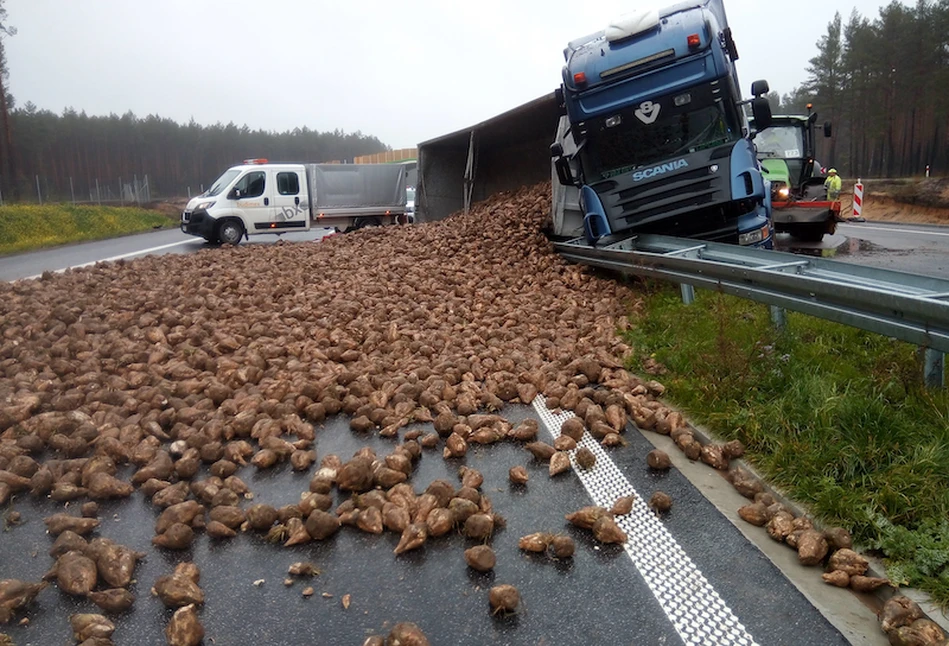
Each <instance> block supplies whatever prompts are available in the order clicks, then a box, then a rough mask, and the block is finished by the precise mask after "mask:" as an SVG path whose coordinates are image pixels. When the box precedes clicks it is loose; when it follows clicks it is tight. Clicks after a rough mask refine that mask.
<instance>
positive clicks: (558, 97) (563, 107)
mask: <svg viewBox="0 0 949 646" xmlns="http://www.w3.org/2000/svg"><path fill="white" fill-rule="evenodd" d="M554 102H555V103H556V104H557V112H558V114H567V104H566V102H565V101H564V98H563V86H562V85H561V86H560V87H558V88H557V89H556V90H554Z"/></svg>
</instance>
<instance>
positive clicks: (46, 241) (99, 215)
mask: <svg viewBox="0 0 949 646" xmlns="http://www.w3.org/2000/svg"><path fill="white" fill-rule="evenodd" d="M173 224H175V223H174V222H173V221H172V220H171V219H170V218H168V217H166V216H164V215H162V214H160V213H158V212H156V211H148V210H146V209H140V208H134V207H124V206H123V207H118V206H77V205H73V204H42V205H36V204H14V205H9V206H2V207H0V254H6V253H14V252H18V251H29V250H32V249H41V248H44V247H53V246H56V245H60V244H65V243H67V242H79V241H83V240H103V239H105V238H114V237H115V236H120V235H124V234H127V233H140V232H142V231H150V230H151V229H155V228H159V227H168V226H170V225H173Z"/></svg>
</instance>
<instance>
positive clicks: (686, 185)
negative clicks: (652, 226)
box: [592, 160, 731, 232]
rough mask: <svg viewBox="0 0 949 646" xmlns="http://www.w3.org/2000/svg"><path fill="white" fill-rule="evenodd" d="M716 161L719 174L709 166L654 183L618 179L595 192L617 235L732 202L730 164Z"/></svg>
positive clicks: (596, 188)
mask: <svg viewBox="0 0 949 646" xmlns="http://www.w3.org/2000/svg"><path fill="white" fill-rule="evenodd" d="M716 161H718V162H719V164H718V166H719V169H718V171H717V172H715V173H712V172H710V170H709V166H710V165H711V164H706V165H702V166H700V167H698V168H690V169H688V170H685V171H684V172H680V173H676V174H667V175H664V176H663V177H661V178H659V179H653V180H650V181H641V182H633V181H632V176H631V175H626V176H622V177H614V178H611V179H609V180H606V181H603V182H598V183H597V184H594V185H593V186H592V188H593V189H594V190H595V191H596V192H597V194H598V195H599V196H600V199H601V200H602V201H603V205H604V207H605V208H606V212H607V217H608V218H609V220H610V226H611V227H612V229H613V231H615V232H618V231H623V230H625V229H629V228H631V227H637V226H640V225H644V224H648V223H650V222H655V221H659V220H663V219H666V218H673V217H675V216H677V215H679V214H683V213H687V212H691V211H696V210H698V209H703V208H707V207H712V206H714V205H716V204H722V203H725V202H728V201H729V200H730V199H731V194H730V191H729V190H728V188H729V184H728V163H727V160H716Z"/></svg>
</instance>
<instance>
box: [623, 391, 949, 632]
mask: <svg viewBox="0 0 949 646" xmlns="http://www.w3.org/2000/svg"><path fill="white" fill-rule="evenodd" d="M662 403H663V405H665V406H667V407H668V408H669V409H670V410H673V411H676V412H678V413H679V414H681V415H682V416H683V419H685V420H686V424H687V426H688V428H689V429H690V430H691V431H692V433H693V435H694V436H695V439H696V440H697V441H698V442H699V443H700V444H701V445H702V446H705V445H707V444H719V443H722V440H721V439H720V438H718V437H716V436H715V435H714V434H713V433H712V432H711V431H709V430H708V429H706V428H704V427H703V426H701V425H696V424H693V423H692V422H690V421H689V420H688V419H687V417H686V415H685V413H683V412H682V411H680V410H679V409H677V408H676V407H674V406H671V405H670V404H669V402H667V401H663V402H662ZM630 425H632V426H633V428H635V429H636V430H637V431H639V433H640V434H642V435H643V437H645V438H646V439H647V440H649V441H650V443H652V444H653V445H656V446H657V448H664V447H663V446H659V445H660V444H664V445H665V444H668V445H671V448H672V449H673V450H672V451H667V452H668V453H669V454H670V457H671V458H672V459H673V464H675V465H676V467H677V468H679V467H680V465H679V464H676V462H677V460H676V458H677V457H678V458H679V460H678V462H681V461H682V460H684V461H686V462H688V463H690V464H691V465H694V466H696V467H698V468H701V469H704V470H706V471H711V472H714V473H716V474H717V475H718V476H719V477H720V478H721V480H722V481H723V482H725V483H726V484H727V485H728V488H732V486H731V483H729V482H728V480H726V479H725V477H724V476H725V473H726V472H722V471H719V470H717V469H713V468H712V467H710V466H708V465H706V464H704V463H703V462H701V461H692V460H688V458H686V457H685V455H684V454H682V452H681V451H679V449H678V447H677V446H676V445H675V443H674V442H673V441H672V438H671V437H669V436H667V435H663V434H661V433H656V432H655V431H646V430H643V429H640V428H639V427H637V426H636V425H635V424H633V423H632V422H630ZM657 437H658V438H664V440H666V441H664V442H662V441H661V442H659V443H657V442H656V441H654V439H655V438H657ZM673 454H675V455H673ZM731 464H732V465H734V466H739V467H741V468H743V469H746V470H747V471H748V472H749V473H750V474H751V475H752V477H753V478H754V479H755V480H757V481H758V482H759V483H760V484H761V485H762V487H763V488H764V491H766V492H768V493H770V494H771V495H772V496H774V499H775V500H777V501H778V502H780V503H781V504H782V505H784V506H785V507H787V508H788V510H790V511H791V512H792V513H793V514H794V516H795V517H799V516H804V517H807V518H809V519H810V520H811V521H812V522H813V523H814V527H815V528H816V529H820V530H824V529H826V527H825V526H824V525H823V524H822V523H820V522H819V521H818V520H817V519H816V518H814V517H813V516H812V515H811V514H810V513H809V512H808V511H807V510H806V508H804V507H803V506H802V505H800V504H798V503H797V502H795V501H794V500H792V499H791V498H789V497H788V496H787V495H786V494H784V493H783V492H781V491H780V490H778V489H776V488H775V487H774V486H773V485H771V483H769V482H768V481H767V480H766V479H765V478H764V477H762V476H761V475H760V474H759V473H758V472H757V471H756V470H755V468H754V467H753V466H752V465H751V464H749V463H748V462H747V461H745V460H743V459H741V458H735V459H733V460H732V461H731ZM680 471H683V470H682V469H681V468H680ZM683 475H685V476H686V478H688V479H689V480H690V481H692V482H693V484H694V485H695V486H696V488H698V489H699V491H700V492H702V494H703V495H706V491H705V490H703V487H702V486H700V485H699V484H697V483H696V482H694V481H693V479H692V478H691V477H689V474H688V473H686V472H685V471H683ZM735 493H736V495H739V496H740V494H738V493H737V491H736V492H735ZM706 497H707V498H708V496H707V495H706ZM709 500H710V501H711V502H712V504H714V505H715V506H716V507H718V508H719V511H721V512H722V513H723V514H724V515H725V516H726V518H728V519H729V520H732V522H733V523H734V524H735V525H736V527H738V529H739V530H740V531H741V532H742V533H743V534H745V536H746V537H749V539H750V538H751V536H749V535H750V534H755V535H761V537H763V538H765V539H767V541H768V542H770V543H773V544H774V545H776V546H779V547H782V548H783V549H784V551H786V552H791V553H793V552H794V550H793V549H790V548H789V546H787V545H783V544H780V543H777V542H776V541H774V540H773V539H771V538H770V537H769V536H768V535H767V533H766V532H765V533H762V532H751V531H750V530H749V531H746V530H748V528H753V529H763V528H757V527H755V526H754V525H751V524H750V523H747V522H745V521H744V520H741V519H740V518H738V522H735V518H736V517H737V509H727V508H726V509H723V508H721V507H720V506H719V504H718V503H717V502H716V501H715V500H713V499H712V498H709ZM742 500H746V501H747V498H742ZM746 504H747V503H746ZM752 542H753V543H755V544H756V545H758V547H759V548H761V546H762V545H763V544H767V543H764V542H763V541H762V542H759V541H758V540H753V541H752ZM854 547H855V549H856V551H858V553H860V554H861V555H862V556H864V557H865V558H867V559H868V560H869V561H870V568H869V569H868V571H867V573H868V576H874V577H882V578H886V571H885V568H884V566H883V563H882V561H881V560H880V559H879V558H877V557H873V556H867V555H866V554H864V552H863V549H862V547H861V546H859V545H855V546H854ZM766 555H767V554H766ZM769 558H770V557H769ZM775 565H777V566H778V567H779V568H780V569H781V570H782V572H784V573H785V575H786V576H788V578H789V580H791V581H792V582H793V583H794V585H795V587H797V588H798V589H799V590H800V591H801V593H802V594H804V595H805V596H807V597H808V598H811V595H809V594H808V592H807V591H806V590H805V589H802V588H801V585H800V583H802V582H801V581H799V579H798V577H796V576H795V577H792V576H789V575H788V572H787V571H786V570H785V568H782V567H781V566H780V565H779V564H777V563H775ZM798 569H799V571H800V573H801V574H805V573H806V574H807V576H808V578H811V577H810V575H811V573H813V572H815V571H816V568H813V567H807V566H803V565H798ZM814 583H815V584H816V585H819V586H822V587H825V588H833V586H829V585H828V584H826V583H824V581H823V580H822V579H821V578H820V576H819V574H818V577H817V579H816V580H815V581H814ZM837 590H840V589H839V588H837ZM843 591H845V592H848V593H849V594H850V596H851V598H853V599H855V600H857V601H858V602H859V603H860V604H862V605H863V606H864V607H867V608H868V610H870V611H871V612H873V614H874V615H875V618H877V624H876V627H877V629H879V623H878V615H879V611H880V609H882V607H883V604H884V603H886V601H887V600H888V599H891V598H892V597H894V596H897V595H903V596H906V597H909V598H910V599H911V600H913V601H914V602H916V603H917V604H918V605H919V606H920V608H921V609H922V610H923V612H924V613H925V614H926V616H927V617H928V618H929V619H931V620H932V621H934V622H936V623H937V624H938V625H939V626H940V627H941V628H942V629H943V630H944V631H946V632H947V633H949V615H947V614H946V613H945V612H944V611H943V610H942V609H941V608H940V607H939V606H938V605H937V604H936V603H935V602H933V600H932V597H930V595H929V594H927V593H926V592H924V591H923V590H919V589H917V588H905V587H903V588H894V587H893V586H891V585H886V586H882V587H880V588H878V589H877V590H876V591H874V592H871V593H858V592H855V591H853V590H851V589H849V588H846V589H844V590H843ZM868 600H872V601H873V605H868V604H867V601H868ZM874 606H876V607H874ZM818 610H820V611H821V612H822V614H824V611H823V609H822V608H818ZM825 616H827V618H828V620H830V621H831V623H834V625H835V626H837V627H838V629H841V626H839V625H838V624H837V622H835V621H834V619H833V618H832V617H830V616H828V615H826V614H825ZM841 632H845V634H846V631H844V630H843V629H841ZM879 635H880V636H881V638H882V641H880V643H881V644H886V643H889V642H888V640H887V638H886V636H885V634H884V633H883V631H882V630H879ZM849 638H850V635H848V639H849ZM866 643H870V642H866Z"/></svg>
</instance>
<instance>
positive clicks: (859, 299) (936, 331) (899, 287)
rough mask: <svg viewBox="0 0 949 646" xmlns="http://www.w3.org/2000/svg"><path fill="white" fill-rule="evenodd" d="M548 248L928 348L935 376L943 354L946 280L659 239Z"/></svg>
mask: <svg viewBox="0 0 949 646" xmlns="http://www.w3.org/2000/svg"><path fill="white" fill-rule="evenodd" d="M554 248H555V249H556V251H557V252H559V253H560V254H561V255H562V256H563V257H564V258H566V259H567V260H570V261H572V262H577V263H582V264H587V265H592V266H596V267H603V268H606V269H612V270H615V271H619V272H623V273H632V274H638V275H643V276H654V277H659V278H665V279H668V280H671V281H674V282H678V283H681V284H683V285H694V286H697V287H705V288H708V289H713V290H718V291H723V292H725V293H728V294H733V295H736V296H741V297H744V298H748V299H752V300H755V301H759V302H762V303H767V304H769V305H772V306H775V307H779V308H785V309H789V310H794V311H798V312H803V313H805V314H810V315H812V316H816V317H819V318H823V319H826V320H830V321H836V322H838V323H844V324H846V325H850V326H853V327H856V328H860V329H863V330H868V331H870V332H876V333H879V334H883V335H885V336H888V337H893V338H896V339H900V340H902V341H907V342H910V343H914V344H916V345H919V346H922V347H924V348H927V349H928V350H929V352H928V353H927V364H929V363H933V364H934V365H932V366H929V365H927V373H934V372H935V371H936V370H939V371H940V373H941V367H942V356H941V353H946V352H949V280H944V279H941V278H931V277H928V276H919V275H916V274H910V273H906V272H901V271H892V270H888V269H877V268H874V267H864V266H862V265H854V264H850V263H845V262H839V261H834V260H825V259H823V258H809V257H806V256H799V255H795V254H790V253H783V252H779V251H768V250H764V249H753V248H747V247H738V246H735V245H728V244H722V243H715V242H702V241H698V240H689V239H683V238H672V237H668V236H658V235H639V236H633V237H631V238H626V239H622V240H617V241H614V242H610V241H606V242H605V243H604V244H600V245H598V246H596V247H591V246H590V245H589V244H588V243H587V242H586V240H585V239H584V238H577V239H574V240H569V241H567V242H555V243H554ZM932 351H938V353H940V355H939V356H936V355H935V354H934V353H933V352H932ZM937 363H938V365H936V364H937ZM927 380H928V381H931V379H930V378H929V375H927ZM938 381H939V382H940V383H941V381H942V376H941V374H940V375H939V377H938Z"/></svg>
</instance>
